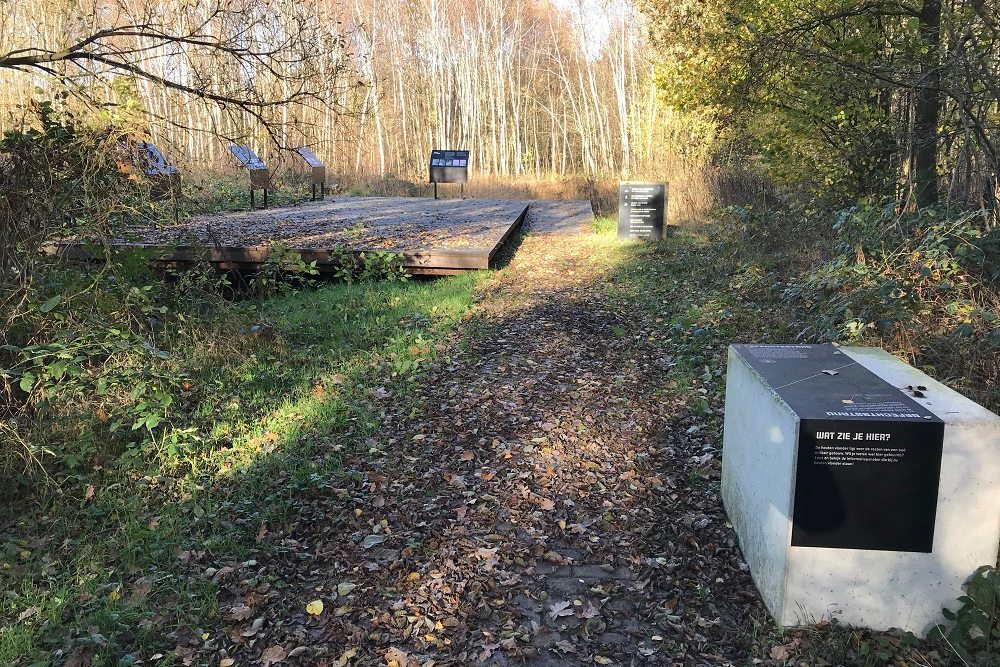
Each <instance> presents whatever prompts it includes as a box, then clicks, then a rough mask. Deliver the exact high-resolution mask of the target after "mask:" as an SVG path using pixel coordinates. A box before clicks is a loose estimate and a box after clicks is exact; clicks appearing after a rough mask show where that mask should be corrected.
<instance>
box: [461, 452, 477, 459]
mask: <svg viewBox="0 0 1000 667" xmlns="http://www.w3.org/2000/svg"><path fill="white" fill-rule="evenodd" d="M459 458H460V459H462V460H463V461H471V460H472V459H474V458H476V454H475V452H470V451H469V450H465V451H464V452H462V455H461V456H460V457H459Z"/></svg>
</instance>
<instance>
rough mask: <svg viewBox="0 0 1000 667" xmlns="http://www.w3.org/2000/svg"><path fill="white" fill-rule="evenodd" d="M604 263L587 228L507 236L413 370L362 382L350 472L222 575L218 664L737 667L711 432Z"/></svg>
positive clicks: (733, 598) (744, 596)
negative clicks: (365, 446) (428, 360)
mask: <svg viewBox="0 0 1000 667" xmlns="http://www.w3.org/2000/svg"><path fill="white" fill-rule="evenodd" d="M614 272H615V268H614V267H612V266H610V265H608V264H606V263H605V262H604V261H603V260H601V259H600V257H599V256H598V254H597V253H595V246H594V242H593V241H592V240H591V239H589V238H588V237H540V236H536V237H528V238H527V239H526V240H525V241H524V242H523V243H522V245H521V247H520V248H519V250H518V252H517V255H516V257H515V259H514V260H513V261H512V263H511V264H510V266H509V267H508V268H507V269H505V270H504V271H502V272H500V273H498V274H497V276H496V277H495V278H494V279H493V280H492V281H491V284H490V285H489V286H488V288H487V289H486V291H485V292H484V294H483V295H482V298H481V299H480V302H479V304H478V305H477V307H476V310H475V311H474V317H472V318H471V319H470V320H469V321H468V322H467V323H466V324H465V327H464V328H465V336H464V338H462V339H460V340H458V341H456V343H455V344H454V345H453V346H452V347H451V348H450V349H444V350H442V351H441V354H440V357H439V360H440V361H439V363H438V365H437V367H436V369H435V370H433V371H432V372H431V374H430V375H429V376H428V377H426V378H425V381H424V382H423V383H422V384H421V385H420V386H419V387H415V388H414V390H413V393H412V394H410V395H407V396H396V395H393V394H392V393H391V392H379V395H380V398H379V399H378V400H379V405H380V406H381V409H382V412H383V414H382V421H383V424H384V426H383V428H382V430H381V432H380V433H379V434H378V435H377V436H376V437H374V438H373V439H372V440H371V441H370V446H371V449H370V451H368V452H359V453H358V454H356V455H353V456H348V457H347V458H345V460H344V466H345V468H348V469H349V470H350V471H351V480H352V481H351V483H349V484H347V485H344V486H342V487H340V488H334V489H330V491H329V493H327V494H322V495H319V496H317V497H315V498H313V499H311V500H310V501H309V502H304V503H303V504H302V506H301V513H300V514H299V515H298V516H295V517H290V518H289V521H288V523H287V524H286V525H284V526H280V527H279V526H271V527H266V526H262V530H261V539H262V540H263V541H266V542H267V544H269V545H270V546H272V547H274V550H273V551H274V552H275V553H276V555H275V556H273V557H270V558H268V559H267V560H266V561H262V562H260V563H254V564H253V565H252V566H251V568H250V569H253V570H254V574H253V576H252V577H247V578H243V579H241V580H240V581H237V579H239V578H240V577H244V576H246V575H245V574H244V573H241V574H240V575H239V577H237V576H234V577H233V580H232V581H230V582H229V583H228V584H224V586H225V590H226V591H227V594H224V595H223V599H228V606H224V607H223V608H222V609H220V614H222V615H223V616H224V617H226V618H228V619H230V620H231V621H232V622H233V625H234V627H235V628H236V629H234V630H233V632H232V637H231V638H227V640H228V639H231V640H232V642H235V648H234V650H232V651H231V654H232V655H233V657H234V658H235V659H236V664H248V663H249V664H265V665H266V664H317V665H327V666H329V665H347V664H351V665H387V664H388V665H392V664H393V663H395V664H396V665H397V667H404V666H405V665H411V666H412V665H430V664H435V665H469V664H488V665H524V664H526V665H539V666H548V665H579V664H601V665H632V664H635V665H642V664H743V663H745V662H747V655H748V652H749V645H750V641H751V639H750V634H749V632H750V631H749V630H748V627H749V626H750V625H751V618H752V617H759V616H760V608H759V606H758V603H757V602H756V598H755V596H754V595H753V593H752V587H751V585H750V582H749V578H748V576H747V575H746V573H745V571H744V570H743V569H741V562H740V559H739V554H738V550H737V548H736V546H735V539H734V536H733V534H732V531H731V530H730V529H728V528H727V526H726V524H725V517H724V515H723V514H722V512H721V503H720V502H719V500H718V495H717V493H718V479H719V461H718V452H717V450H716V449H715V447H716V446H717V445H718V434H717V433H711V432H710V431H711V429H709V428H706V427H705V426H704V423H705V422H706V417H705V416H704V415H701V416H697V417H696V416H694V415H693V414H692V411H691V409H690V407H689V398H688V397H684V396H681V395H674V394H672V393H671V392H670V391H669V389H668V387H669V379H668V377H667V376H668V372H669V369H670V367H671V365H672V357H671V351H670V348H669V345H668V344H667V343H666V342H665V341H664V339H663V337H662V335H661V334H662V331H661V330H662V328H663V327H662V326H661V325H659V324H658V323H657V322H655V321H654V319H653V317H652V316H650V315H647V314H645V313H643V312H640V311H639V310H637V309H635V308H634V306H631V305H629V304H628V302H627V300H623V299H621V298H620V297H619V296H618V295H617V290H616V287H615V281H616V280H618V279H620V276H616V275H615V273H614ZM462 340H464V341H465V342H464V343H463V342H462ZM414 406H415V407H414ZM314 600H320V601H322V602H323V611H322V613H321V614H319V615H318V616H315V615H311V614H309V613H308V612H307V609H306V608H307V605H308V603H310V602H312V601H314ZM315 609H316V607H315V605H314V607H313V611H315ZM255 623H256V630H254V624H255ZM227 643H228V641H227ZM279 658H281V659H282V660H283V662H281V663H279V662H274V661H275V660H277V659H279Z"/></svg>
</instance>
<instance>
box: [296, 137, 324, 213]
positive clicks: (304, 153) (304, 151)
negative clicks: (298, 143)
mask: <svg viewBox="0 0 1000 667" xmlns="http://www.w3.org/2000/svg"><path fill="white" fill-rule="evenodd" d="M295 152H296V153H298V154H299V155H300V156H301V157H302V159H303V160H305V161H306V164H308V165H309V166H310V167H311V168H312V198H313V201H315V200H316V186H317V185H318V186H319V198H320V199H323V198H324V197H325V196H326V165H325V164H323V163H322V162H321V161H320V159H319V158H318V157H316V154H315V153H313V152H312V150H310V149H309V148H307V147H305V146H303V147H302V148H296V149H295Z"/></svg>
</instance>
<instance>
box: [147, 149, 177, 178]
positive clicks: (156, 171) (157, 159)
mask: <svg viewBox="0 0 1000 667" xmlns="http://www.w3.org/2000/svg"><path fill="white" fill-rule="evenodd" d="M136 149H137V152H136V161H137V162H138V164H139V166H140V167H141V168H142V171H143V172H144V173H145V174H146V175H147V176H172V175H174V174H179V173H180V172H179V171H178V169H177V167H176V166H175V165H172V164H167V159H166V158H165V157H163V153H161V152H160V149H159V148H157V147H156V146H154V145H153V144H151V143H149V142H146V141H140V142H139V143H138V144H136Z"/></svg>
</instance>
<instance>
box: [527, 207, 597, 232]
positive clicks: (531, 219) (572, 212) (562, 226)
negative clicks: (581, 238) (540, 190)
mask: <svg viewBox="0 0 1000 667" xmlns="http://www.w3.org/2000/svg"><path fill="white" fill-rule="evenodd" d="M593 225H594V209H593V207H592V206H591V204H590V200H587V199H568V200H551V199H544V200H534V201H532V202H531V203H530V204H529V206H528V218H527V220H526V221H525V228H526V229H527V230H528V232H530V233H531V234H543V235H544V234H554V235H559V236H562V235H575V234H586V233H587V232H589V231H590V230H591V227H593Z"/></svg>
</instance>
